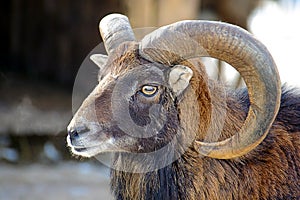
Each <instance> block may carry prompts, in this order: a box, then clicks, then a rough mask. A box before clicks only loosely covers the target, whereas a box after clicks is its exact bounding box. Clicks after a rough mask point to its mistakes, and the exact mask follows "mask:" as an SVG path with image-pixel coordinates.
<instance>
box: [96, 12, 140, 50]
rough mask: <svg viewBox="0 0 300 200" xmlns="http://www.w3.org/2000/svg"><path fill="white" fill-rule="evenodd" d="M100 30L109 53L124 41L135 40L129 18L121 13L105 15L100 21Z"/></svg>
mask: <svg viewBox="0 0 300 200" xmlns="http://www.w3.org/2000/svg"><path fill="white" fill-rule="evenodd" d="M99 30H100V34H101V37H102V39H103V42H104V46H105V49H106V51H107V53H108V54H110V53H111V52H112V51H113V50H114V49H115V48H116V47H118V46H119V45H120V44H121V43H123V42H126V41H135V37H134V33H133V31H132V28H131V26H130V23H129V20H128V18H127V17H126V16H124V15H121V14H110V15H107V16H105V17H104V18H103V19H102V20H101V21H100V24H99Z"/></svg>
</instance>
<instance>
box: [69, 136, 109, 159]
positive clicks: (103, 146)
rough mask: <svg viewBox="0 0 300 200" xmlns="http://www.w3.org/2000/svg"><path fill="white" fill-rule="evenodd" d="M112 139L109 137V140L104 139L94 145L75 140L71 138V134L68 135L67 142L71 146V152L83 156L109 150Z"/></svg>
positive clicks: (90, 155) (91, 155)
mask: <svg viewBox="0 0 300 200" xmlns="http://www.w3.org/2000/svg"><path fill="white" fill-rule="evenodd" d="M112 142H113V141H112V139H108V140H107V141H102V142H99V143H94V144H92V145H90V146H89V145H84V144H83V143H82V142H80V140H79V141H77V140H76V141H74V140H72V139H71V137H70V135H68V136H67V144H68V147H70V149H71V152H72V153H73V154H74V155H78V156H82V157H88V158H90V157H93V156H96V155H97V154H99V153H102V152H106V151H109V149H110V148H109V147H110V146H111V145H110V144H112Z"/></svg>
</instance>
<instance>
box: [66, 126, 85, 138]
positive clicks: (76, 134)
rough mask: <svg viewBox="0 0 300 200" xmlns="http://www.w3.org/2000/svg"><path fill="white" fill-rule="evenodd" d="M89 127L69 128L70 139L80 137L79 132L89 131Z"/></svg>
mask: <svg viewBox="0 0 300 200" xmlns="http://www.w3.org/2000/svg"><path fill="white" fill-rule="evenodd" d="M88 131H89V129H88V128H87V127H86V126H77V127H75V128H70V129H69V130H68V134H69V136H70V139H72V140H73V139H77V138H78V137H79V134H82V133H85V132H88Z"/></svg>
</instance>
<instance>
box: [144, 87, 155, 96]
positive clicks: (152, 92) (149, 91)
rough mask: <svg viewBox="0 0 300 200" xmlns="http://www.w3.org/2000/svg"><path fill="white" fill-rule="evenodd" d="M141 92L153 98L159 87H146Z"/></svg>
mask: <svg viewBox="0 0 300 200" xmlns="http://www.w3.org/2000/svg"><path fill="white" fill-rule="evenodd" d="M141 92H142V94H143V95H145V96H146V97H152V96H154V95H155V94H156V92H157V86H152V85H144V86H143V87H142V89H141Z"/></svg>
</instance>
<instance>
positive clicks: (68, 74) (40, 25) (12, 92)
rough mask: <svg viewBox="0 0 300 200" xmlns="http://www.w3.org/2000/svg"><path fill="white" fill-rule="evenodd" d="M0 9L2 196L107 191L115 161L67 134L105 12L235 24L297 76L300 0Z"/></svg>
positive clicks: (19, 0)
mask: <svg viewBox="0 0 300 200" xmlns="http://www.w3.org/2000/svg"><path fill="white" fill-rule="evenodd" d="M0 10H1V11H0V16H1V32H0V34H1V54H0V56H1V59H0V200H2V199H3V200H6V199H82V198H85V199H110V198H111V197H110V195H109V186H108V182H109V169H108V168H107V167H105V166H103V165H102V164H101V163H100V162H99V161H97V160H93V159H91V160H84V159H76V158H74V157H72V156H71V155H70V153H69V150H68V148H67V147H66V141H65V137H66V126H67V124H68V122H69V121H70V119H71V118H72V89H73V84H74V80H75V77H76V74H77V71H78V69H79V67H80V65H81V63H82V61H83V60H84V59H85V57H86V56H87V55H88V54H89V52H90V51H91V50H92V49H93V48H94V47H95V46H96V45H98V44H99V43H100V42H101V38H100V35H99V33H98V23H99V20H100V19H101V18H102V17H104V16H105V15H107V14H109V13H114V12H118V13H122V14H125V15H127V16H128V17H129V19H130V21H131V24H132V27H133V28H142V27H159V26H162V25H166V24H169V23H172V22H176V21H179V20H184V19H209V20H218V21H219V20H220V21H224V22H229V23H232V24H236V25H239V26H241V27H243V28H245V29H247V30H249V31H250V32H252V33H253V34H254V35H255V36H256V37H257V38H258V39H260V40H261V41H262V42H263V43H264V44H265V45H266V46H267V47H268V49H269V50H270V51H271V53H272V55H273V57H274V59H275V61H276V63H277V65H278V67H279V72H280V75H281V77H282V82H288V83H289V85H296V86H300V80H299V78H298V77H297V76H298V75H299V73H297V72H298V70H299V67H298V65H299V64H298V62H299V61H298V58H299V46H300V40H299V35H300V25H299V24H300V23H299V21H300V1H299V0H85V1H83V0H60V1H56V0H10V1H2V2H1V6H0ZM209 63H210V64H211V63H213V65H214V66H215V70H212V72H211V76H213V77H214V78H216V79H219V80H222V81H224V82H226V84H227V83H228V84H229V85H231V86H232V87H234V88H236V87H238V86H240V85H242V81H241V80H240V78H239V75H238V74H237V73H236V72H235V71H234V70H232V69H230V67H228V66H226V64H224V63H222V62H219V61H216V60H210V61H209ZM86 79H87V80H88V79H89V77H86Z"/></svg>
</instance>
